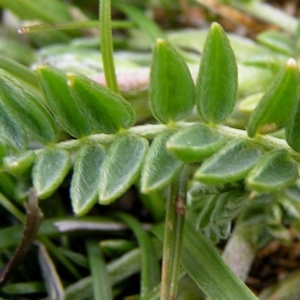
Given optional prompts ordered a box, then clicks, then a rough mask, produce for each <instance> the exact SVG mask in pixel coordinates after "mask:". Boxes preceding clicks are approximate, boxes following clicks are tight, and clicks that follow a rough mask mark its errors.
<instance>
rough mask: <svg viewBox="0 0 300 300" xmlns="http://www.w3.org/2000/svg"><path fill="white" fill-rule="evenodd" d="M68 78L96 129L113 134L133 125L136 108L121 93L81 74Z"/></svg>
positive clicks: (73, 94)
mask: <svg viewBox="0 0 300 300" xmlns="http://www.w3.org/2000/svg"><path fill="white" fill-rule="evenodd" d="M67 78H68V84H69V88H70V91H71V95H72V96H73V97H74V100H75V101H76V102H77V105H78V107H79V108H80V110H81V111H82V113H83V114H84V116H86V117H87V118H88V119H89V120H90V122H91V123H92V125H93V128H94V129H95V130H96V131H98V132H103V133H107V134H111V133H116V132H118V131H120V130H122V129H127V128H129V127H131V126H133V124H134V122H135V112H134V109H133V108H132V107H131V106H130V104H129V103H128V102H127V101H126V100H125V99H124V98H123V97H122V96H121V95H119V94H116V93H114V92H113V91H111V90H110V89H108V88H107V87H105V86H102V85H100V84H97V83H96V82H94V81H93V80H91V79H88V78H87V77H84V76H81V75H75V74H68V75H67Z"/></svg>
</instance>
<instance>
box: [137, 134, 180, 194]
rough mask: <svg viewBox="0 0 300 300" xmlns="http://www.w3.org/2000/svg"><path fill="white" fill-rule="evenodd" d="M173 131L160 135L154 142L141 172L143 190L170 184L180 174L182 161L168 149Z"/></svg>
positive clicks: (144, 191)
mask: <svg viewBox="0 0 300 300" xmlns="http://www.w3.org/2000/svg"><path fill="white" fill-rule="evenodd" d="M171 134H172V132H170V131H169V132H168V131H167V132H165V133H162V134H161V135H158V136H157V137H156V138H155V139H154V141H153V142H152V144H151V146H150V148H149V151H148V153H147V156H146V158H145V163H144V166H143V169H142V174H141V190H142V192H143V193H146V194H147V193H150V192H154V191H156V190H160V189H163V188H165V187H166V186H168V185H169V184H170V183H171V181H172V179H174V177H175V176H176V174H178V172H179V170H180V168H181V166H182V163H181V162H180V161H179V160H178V159H176V158H175V157H174V156H172V155H171V154H170V153H169V152H168V151H167V149H166V142H167V139H168V138H169V137H170V136H171Z"/></svg>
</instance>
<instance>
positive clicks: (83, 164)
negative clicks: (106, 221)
mask: <svg viewBox="0 0 300 300" xmlns="http://www.w3.org/2000/svg"><path fill="white" fill-rule="evenodd" d="M104 158H105V151H104V148H103V147H102V146H101V145H96V144H95V145H93V144H91V145H84V146H83V147H82V148H81V149H80V151H79V153H78V155H77V157H76V160H75V165H74V173H73V177H72V182H71V191H70V193H71V201H72V207H73V211H74V213H75V214H76V215H84V214H86V213H87V212H88V211H89V210H90V209H91V208H92V206H93V205H94V204H95V203H96V202H97V193H98V185H99V178H100V172H101V168H102V163H103V161H104Z"/></svg>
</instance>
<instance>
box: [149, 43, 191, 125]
mask: <svg viewBox="0 0 300 300" xmlns="http://www.w3.org/2000/svg"><path fill="white" fill-rule="evenodd" d="M170 78H172V80H170ZM149 89H150V90H149V97H150V108H151V111H152V114H153V116H154V117H155V118H156V120H157V121H158V122H160V123H162V124H168V123H172V122H176V121H179V120H182V119H184V118H186V117H187V116H188V115H189V114H190V113H191V110H192V109H193V106H194V94H195V93H194V90H195V87H194V83H193V80H192V77H191V74H190V71H189V69H188V67H187V65H186V63H185V61H184V59H183V58H182V57H181V55H180V54H179V53H178V51H177V50H176V49H175V48H174V47H173V46H172V45H171V44H169V43H168V42H166V41H164V40H161V39H158V40H157V42H156V46H155V48H154V51H153V58H152V66H151V75H150V87H149Z"/></svg>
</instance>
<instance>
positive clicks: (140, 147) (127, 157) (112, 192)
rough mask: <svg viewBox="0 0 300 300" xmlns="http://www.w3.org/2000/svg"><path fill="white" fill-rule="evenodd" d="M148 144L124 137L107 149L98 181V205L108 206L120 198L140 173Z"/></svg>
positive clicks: (137, 139) (141, 140)
mask: <svg viewBox="0 0 300 300" xmlns="http://www.w3.org/2000/svg"><path fill="white" fill-rule="evenodd" d="M148 145H149V143H148V141H147V140H146V139H144V138H136V139H134V138H131V137H128V136H124V137H122V138H119V139H117V140H116V141H115V142H114V143H113V144H112V145H111V147H110V148H109V151H108V153H107V158H106V160H105V164H104V165H103V168H102V170H101V178H100V181H99V203H101V204H109V203H111V202H113V201H114V200H116V199H118V197H120V196H122V195H123V194H124V193H125V192H126V190H127V189H129V188H130V186H131V185H132V184H133V183H134V182H135V180H136V179H137V178H138V175H139V173H140V169H141V167H142V164H143V162H144V158H145V155H146V153H147V150H148V147H149V146H148Z"/></svg>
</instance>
